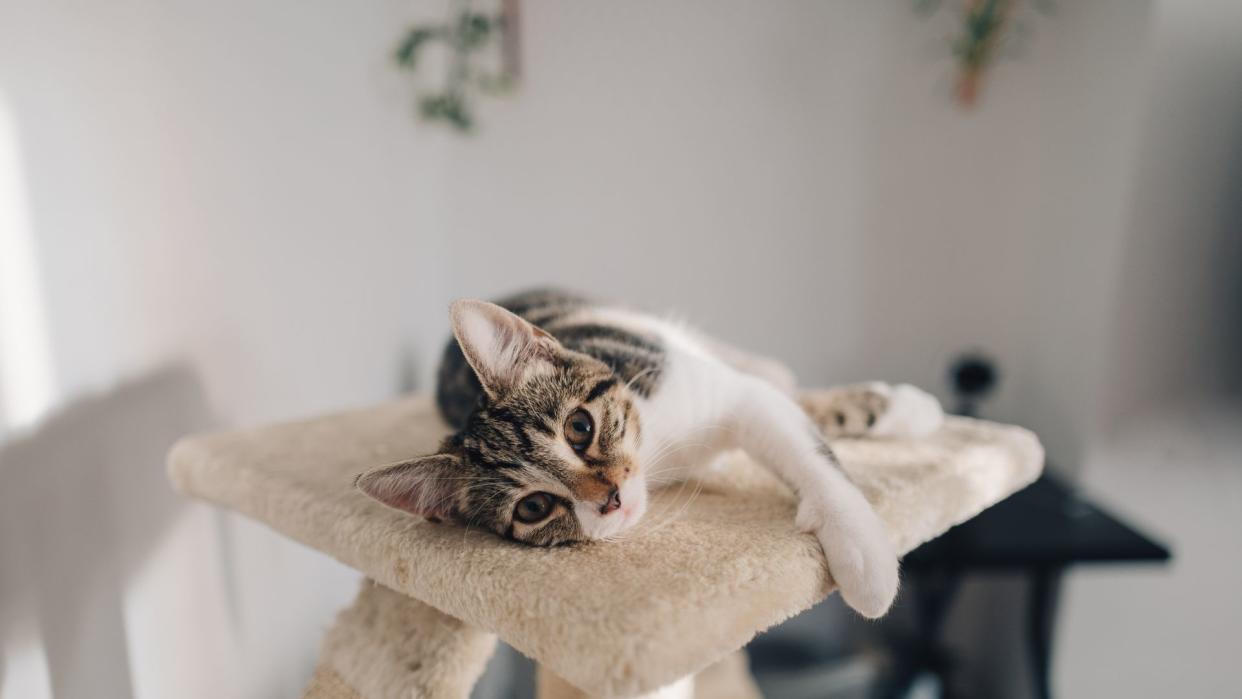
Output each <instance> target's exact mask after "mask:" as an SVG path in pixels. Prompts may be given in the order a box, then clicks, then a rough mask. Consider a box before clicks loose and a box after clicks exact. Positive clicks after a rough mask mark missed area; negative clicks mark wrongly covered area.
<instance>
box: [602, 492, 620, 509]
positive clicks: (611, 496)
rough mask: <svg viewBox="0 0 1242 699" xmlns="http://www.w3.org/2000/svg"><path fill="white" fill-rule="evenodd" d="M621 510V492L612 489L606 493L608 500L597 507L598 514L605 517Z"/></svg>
mask: <svg viewBox="0 0 1242 699" xmlns="http://www.w3.org/2000/svg"><path fill="white" fill-rule="evenodd" d="M619 509H621V491H620V490H617V489H616V488H613V489H612V490H609V491H608V500H606V501H605V502H604V504H603V505H600V506H599V513H600V514H601V515H606V514H608V513H609V512H616V511H617V510H619Z"/></svg>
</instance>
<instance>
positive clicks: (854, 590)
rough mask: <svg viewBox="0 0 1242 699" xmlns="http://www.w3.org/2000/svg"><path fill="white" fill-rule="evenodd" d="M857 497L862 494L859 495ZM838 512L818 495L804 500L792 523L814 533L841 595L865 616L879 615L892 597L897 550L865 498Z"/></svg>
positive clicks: (875, 616) (888, 604) (894, 585)
mask: <svg viewBox="0 0 1242 699" xmlns="http://www.w3.org/2000/svg"><path fill="white" fill-rule="evenodd" d="M858 497H859V499H861V498H862V496H861V495H859V496H858ZM862 507H864V508H865V511H863V510H862V509H859V508H858V506H857V505H855V506H852V507H850V508H848V509H847V510H846V511H842V509H841V508H840V504H839V503H838V506H837V507H830V506H829V505H828V504H827V503H826V502H823V501H822V500H820V499H817V498H814V497H812V498H804V499H803V500H802V503H801V504H800V505H799V506H798V518H797V524H798V526H799V527H800V528H801V529H802V530H803V531H808V532H811V533H813V534H815V536H816V538H818V539H819V543H820V545H821V546H822V547H823V548H824V555H825V557H826V558H827V559H828V570H829V572H830V573H831V574H832V579H833V580H835V581H836V583H837V587H838V588H839V589H840V591H841V597H842V598H843V599H844V600H845V603H846V604H848V605H849V606H850V607H851V608H853V609H854V610H855V611H856V612H858V613H859V614H862V615H863V616H865V617H867V618H868V619H876V618H878V617H881V616H884V614H885V612H887V611H888V609H889V607H891V606H892V604H893V600H894V599H895V598H896V597H897V586H898V582H899V580H898V564H897V552H896V551H895V550H894V549H893V546H892V544H891V543H890V542H889V540H888V536H887V531H886V530H885V527H884V523H883V522H882V521H881V520H880V518H879V516H877V515H876V514H875V511H874V510H872V509H871V507H870V506H869V505H866V503H865V501H863V503H862Z"/></svg>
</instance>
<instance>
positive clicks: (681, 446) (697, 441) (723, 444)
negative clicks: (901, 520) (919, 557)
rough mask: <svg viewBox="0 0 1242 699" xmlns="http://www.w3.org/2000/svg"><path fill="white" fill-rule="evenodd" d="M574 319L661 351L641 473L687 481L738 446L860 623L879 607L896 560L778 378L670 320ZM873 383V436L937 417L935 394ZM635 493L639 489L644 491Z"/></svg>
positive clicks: (626, 316) (930, 424) (893, 580)
mask: <svg viewBox="0 0 1242 699" xmlns="http://www.w3.org/2000/svg"><path fill="white" fill-rule="evenodd" d="M584 313H587V314H589V315H590V316H591V317H592V318H593V319H598V320H600V321H605V322H608V323H612V324H616V325H620V326H622V327H627V328H630V329H633V330H635V331H639V332H642V333H645V334H649V335H654V336H656V337H659V338H660V340H661V341H662V344H663V345H664V348H665V351H666V353H667V354H666V358H665V363H664V366H663V369H662V374H661V378H660V381H659V383H658V384H657V386H656V389H655V391H654V392H653V393H652V394H651V395H650V397H648V398H645V399H644V398H638V399H637V404H638V407H639V416H640V419H641V421H642V430H643V437H642V444H641V446H640V449H639V461H640V463H642V464H644V469H649V468H654V469H656V470H657V471H658V472H665V471H670V470H671V471H672V472H674V473H680V474H681V475H690V474H691V473H692V472H693V470H694V469H696V468H702V467H704V466H706V465H708V464H710V463H712V461H713V460H714V459H715V457H716V456H718V455H720V454H721V453H722V452H725V451H728V450H732V449H742V450H744V451H745V452H747V453H748V454H749V455H750V456H751V457H752V458H754V459H755V460H756V461H758V462H759V463H760V464H762V465H764V466H765V467H767V468H768V469H770V470H771V471H772V472H773V473H774V474H776V475H777V476H778V477H780V478H781V479H782V480H783V481H785V483H787V484H788V485H789V486H790V487H791V488H792V489H793V490H794V492H795V493H796V494H797V496H798V499H799V506H798V513H797V524H798V526H799V527H801V528H802V529H804V530H805V531H808V532H812V533H814V534H815V536H816V537H817V538H818V539H819V542H820V544H821V545H822V546H823V548H824V553H825V555H826V556H827V558H828V566H829V569H830V571H831V573H832V576H833V579H834V580H835V581H836V582H837V585H838V586H839V587H840V590H841V596H842V597H843V598H844V599H845V601H846V603H847V604H849V605H850V606H851V607H853V608H854V609H855V610H857V611H858V612H859V613H860V614H862V615H863V616H866V617H870V618H875V617H878V616H881V615H883V614H884V613H885V612H886V611H888V608H889V606H890V605H891V604H892V602H893V599H894V598H895V597H896V595H897V586H898V573H897V554H896V552H895V550H894V549H893V545H892V543H891V542H890V540H889V536H888V531H887V530H886V528H885V526H884V523H883V522H882V521H881V520H880V518H879V517H878V516H877V515H876V513H875V510H873V509H872V508H871V505H870V504H869V503H868V502H867V500H866V498H864V497H863V495H862V493H861V492H859V490H858V489H857V488H856V487H855V486H854V485H853V484H852V483H851V482H850V481H849V479H848V478H846V476H845V474H844V473H842V471H841V470H840V469H839V468H838V467H837V465H836V464H835V463H833V462H832V461H831V460H830V459H829V458H828V457H827V456H826V455H825V454H824V453H823V452H822V450H821V448H820V447H821V443H820V441H819V439H818V438H817V436H816V435H817V431H816V427H815V426H814V425H813V424H812V422H811V420H810V418H809V417H808V416H807V415H806V413H805V412H803V410H802V409H801V408H800V407H799V406H798V404H797V403H795V402H794V400H793V399H792V398H791V397H790V395H789V394H788V393H787V392H786V390H784V389H785V387H783V386H781V385H780V382H773V381H771V380H767V379H765V378H760V377H758V376H756V375H754V374H751V373H744V372H743V371H741V370H739V369H738V368H735V366H733V365H730V364H729V363H726V361H725V359H722V358H721V356H720V355H719V354H718V353H717V352H713V348H712V347H711V346H709V345H707V344H706V343H704V342H703V341H701V340H700V338H699V336H698V335H697V334H696V333H694V332H693V331H691V330H688V329H686V328H685V327H683V326H681V325H679V324H676V323H673V322H669V321H666V320H663V319H659V318H655V317H652V316H647V315H642V314H638V313H632V312H629V311H624V310H614V309H592V310H590V311H584ZM881 386H882V387H883V388H882V389H881V390H883V391H885V393H886V395H887V397H888V398H889V402H890V407H889V410H888V411H886V412H885V414H884V415H883V416H882V417H881V420H880V421H879V422H877V425H876V426H875V430H876V433H877V434H878V433H880V431H881V430H882V431H883V433H884V434H888V435H899V434H909V433H915V432H924V431H927V430H928V429H934V428H935V427H936V426H938V424H939V421H940V420H941V419H942V413H941V410H940V406H939V404H938V403H937V402H936V400H935V398H933V397H931V396H929V395H928V394H926V393H924V392H922V391H920V390H918V389H916V388H914V387H911V386H898V387H889V386H887V385H884V384H881ZM644 475H646V476H649V475H650V473H649V472H648V473H645V474H644ZM635 480H638V479H635V478H631V479H630V481H631V482H632V481H635ZM627 485H628V483H627ZM640 489H641V490H642V491H643V492H644V493H645V490H646V487H645V485H642V487H641V488H640ZM622 501H623V502H624V501H625V498H624V497H623V499H622ZM644 504H645V498H644ZM584 509H586V508H584ZM634 519H635V521H636V520H637V518H634ZM627 524H628V523H627ZM584 526H591V525H589V524H586V523H585V522H584ZM621 528H624V527H618V530H620V529H621Z"/></svg>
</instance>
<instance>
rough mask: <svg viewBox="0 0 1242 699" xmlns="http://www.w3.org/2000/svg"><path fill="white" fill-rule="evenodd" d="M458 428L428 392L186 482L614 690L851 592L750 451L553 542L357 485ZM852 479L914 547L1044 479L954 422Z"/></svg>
mask: <svg viewBox="0 0 1242 699" xmlns="http://www.w3.org/2000/svg"><path fill="white" fill-rule="evenodd" d="M446 430H447V428H446V427H445V426H444V425H443V423H442V422H441V421H440V420H439V418H438V416H437V415H436V412H435V408H434V407H433V406H432V404H431V402H430V401H429V400H426V399H425V398H410V399H404V400H399V401H394V402H391V403H386V404H383V405H379V406H376V407H372V408H367V409H363V410H357V411H353V412H348V413H342V414H338V415H333V416H328V417H321V418H316V419H311V420H306V421H301V422H295V423H288V424H282V425H275V426H268V427H260V428H254V429H248V430H239V431H234V432H227V433H220V434H213V435H205V436H198V437H191V438H187V439H184V440H182V441H181V442H179V443H178V444H177V445H176V446H174V448H173V450H172V452H171V454H170V455H169V473H170V477H171V479H172V481H173V483H174V485H175V486H176V487H177V488H178V490H180V491H181V492H183V493H186V494H189V495H194V496H197V497H201V498H204V499H206V500H209V501H212V502H214V503H217V504H219V505H222V506H225V507H229V508H232V509H235V510H237V511H239V512H242V513H244V514H247V515H249V516H251V517H254V518H255V519H258V520H259V521H262V522H265V523H267V524H268V525H270V526H271V527H273V528H274V529H276V530H277V531H280V532H282V533H284V534H286V535H288V536H290V537H291V538H293V539H296V540H297V541H300V542H302V543H304V544H306V545H308V546H311V547H313V548H316V549H318V550H320V551H323V552H325V553H328V554H329V555H332V556H333V557H335V558H337V559H338V560H340V561H342V562H344V563H345V564H347V565H350V566H352V567H354V568H356V569H357V570H360V571H362V572H363V573H365V574H366V575H367V576H368V577H370V578H373V579H374V580H377V581H379V582H381V583H383V584H384V585H386V586H388V587H389V588H392V589H394V590H397V591H399V592H402V593H404V594H406V595H409V596H411V597H414V598H415V599H418V600H422V601H424V602H426V603H428V604H430V605H431V606H433V607H435V608H436V609H438V610H440V611H441V612H443V613H445V614H447V615H449V616H451V617H453V618H455V619H460V620H462V621H464V622H466V623H467V624H469V625H471V626H473V627H476V628H478V629H482V630H485V631H488V632H492V633H496V634H498V635H499V636H500V637H501V638H503V639H504V640H505V641H506V642H508V643H509V644H510V645H512V646H513V647H515V648H517V649H518V650H520V651H522V652H523V653H525V654H526V655H528V656H530V657H532V658H534V659H535V660H537V661H538V662H540V663H542V664H543V665H544V666H546V668H547V669H548V670H549V671H551V672H552V673H554V674H555V675H557V676H559V677H561V678H564V679H565V680H567V681H568V682H570V683H572V684H573V685H575V686H577V687H581V688H586V689H589V690H590V691H591V692H592V693H593V694H596V695H600V696H628V695H633V694H637V693H641V692H646V691H650V690H653V689H656V688H658V687H662V686H664V685H667V684H669V683H670V682H672V681H674V680H677V679H678V678H681V677H684V676H686V675H689V674H693V673H696V672H698V671H700V670H702V669H703V668H705V667H707V666H708V665H710V664H712V663H714V662H715V661H717V660H719V659H720V658H722V657H724V656H725V655H726V654H728V653H731V652H732V651H735V650H737V649H738V648H741V647H742V646H743V645H745V644H746V642H747V641H749V640H750V639H751V638H752V637H753V636H754V635H755V634H756V633H757V632H759V631H762V630H764V629H766V628H768V627H770V626H772V625H774V624H776V623H778V622H780V621H783V620H784V619H786V618H788V617H790V616H792V615H794V614H797V613H798V612H801V611H803V610H805V609H807V608H809V607H810V606H812V605H814V604H815V603H817V602H819V601H820V600H822V599H824V597H825V596H827V595H828V594H829V593H830V592H831V591H832V589H833V584H832V578H831V576H830V575H829V573H828V569H827V564H826V563H825V561H824V556H823V552H822V550H821V549H820V546H819V543H818V542H817V541H816V540H815V538H814V537H813V536H812V535H810V534H805V533H802V532H799V531H798V530H797V529H796V527H795V526H794V512H795V509H796V506H795V502H794V500H793V498H792V495H791V494H790V492H789V491H788V489H786V488H785V487H784V486H783V485H782V484H780V483H779V482H777V481H776V480H775V479H774V478H773V477H772V476H771V475H769V474H768V473H767V472H766V471H764V470H763V469H761V468H759V467H758V466H756V465H754V464H753V463H751V462H750V461H749V460H748V459H746V458H745V457H744V456H742V455H736V456H734V457H732V458H729V459H726V460H724V461H723V462H722V463H721V465H720V467H719V468H717V469H715V470H714V471H713V472H712V473H710V474H709V475H708V476H706V477H705V478H704V479H703V480H701V481H696V482H693V483H687V484H684V485H679V486H674V487H671V488H668V489H666V490H663V491H658V492H656V493H653V497H652V501H651V508H650V510H649V512H648V514H647V516H646V517H645V518H644V520H643V522H642V523H640V525H639V526H638V527H636V528H635V530H634V531H633V533H632V535H630V536H628V537H627V538H626V539H625V540H622V541H616V542H609V543H598V544H585V545H578V546H570V547H562V548H553V549H539V548H532V547H529V546H524V545H521V544H517V543H513V542H509V541H505V540H503V539H501V538H500V537H498V536H496V535H494V534H492V533H490V532H482V531H476V530H466V529H462V528H459V527H454V526H451V525H447V524H433V523H431V522H426V521H423V520H421V519H419V518H417V517H413V516H410V515H408V514H405V513H403V512H399V511H396V510H392V509H389V508H387V507H385V506H383V505H381V504H380V503H378V502H376V501H374V500H372V499H370V498H368V497H367V496H366V495H364V494H362V493H361V492H359V491H357V490H356V489H355V488H354V487H353V481H354V478H355V476H357V475H358V474H359V473H362V472H363V471H367V470H370V469H371V468H374V467H376V466H379V465H382V464H385V463H390V462H394V461H397V460H400V459H404V458H408V457H410V456H413V455H418V454H426V453H431V452H432V451H434V450H435V449H436V447H437V446H438V442H439V440H440V438H441V437H442V436H444V434H445V432H446ZM833 448H834V450H835V451H836V452H837V455H838V457H839V458H840V461H841V463H842V465H843V467H844V468H845V470H846V471H847V472H848V473H849V474H850V477H851V478H852V479H853V480H854V482H855V483H857V484H858V486H859V487H860V488H861V489H862V491H863V493H864V494H865V495H866V496H867V498H868V499H869V500H870V501H871V502H872V504H873V505H874V506H875V507H876V509H877V511H878V512H879V514H880V516H881V517H882V518H883V519H884V520H885V522H887V524H888V525H889V527H890V535H891V536H892V539H893V542H894V544H895V546H896V548H897V550H898V551H901V552H906V551H909V550H910V549H912V548H914V547H915V546H917V545H918V544H920V543H922V542H924V541H926V540H928V539H930V538H932V537H935V536H937V535H939V534H941V533H943V532H944V531H945V530H946V529H948V528H949V527H951V526H953V525H954V524H957V523H959V522H962V521H964V520H966V519H968V518H970V517H972V516H974V515H975V514H977V513H978V512H979V511H981V510H982V509H984V508H985V507H988V506H989V505H992V504H994V503H996V502H997V501H999V500H1001V499H1003V498H1004V497H1006V496H1007V495H1009V494H1011V493H1013V492H1014V491H1016V490H1018V489H1019V488H1021V487H1023V486H1025V485H1026V484H1028V483H1029V482H1031V481H1032V480H1034V479H1035V478H1036V477H1037V476H1038V475H1039V472H1040V470H1041V467H1042V464H1043V449H1042V447H1041V446H1040V444H1039V441H1038V439H1037V438H1036V437H1035V435H1033V434H1032V433H1031V432H1029V431H1027V430H1024V429H1022V428H1018V427H1012V426H1007V425H999V424H996V423H989V422H984V421H979V420H970V419H966V418H949V419H948V420H947V421H946V423H945V426H944V427H943V428H942V429H941V430H940V431H939V432H937V433H935V434H933V435H932V436H930V437H928V438H925V439H921V440H918V441H901V440H878V439H871V440H836V441H834V442H833Z"/></svg>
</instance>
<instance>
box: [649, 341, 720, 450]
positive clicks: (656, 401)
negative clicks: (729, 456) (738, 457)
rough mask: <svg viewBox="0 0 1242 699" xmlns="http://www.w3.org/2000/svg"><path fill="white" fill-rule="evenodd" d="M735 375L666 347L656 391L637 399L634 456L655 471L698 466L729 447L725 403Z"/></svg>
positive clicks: (698, 358)
mask: <svg viewBox="0 0 1242 699" xmlns="http://www.w3.org/2000/svg"><path fill="white" fill-rule="evenodd" d="M737 384H738V377H737V374H736V373H735V372H734V371H732V370H731V369H729V368H728V367H727V366H724V365H723V364H721V363H719V362H717V361H714V360H711V359H706V358H703V357H700V356H695V355H692V354H689V353H686V352H683V351H680V350H679V349H678V348H677V347H670V348H668V353H667V356H666V359H665V365H664V368H663V375H662V376H661V380H660V383H659V385H658V387H657V389H656V391H655V392H654V393H653V394H652V395H651V396H650V398H647V399H640V402H639V410H640V413H639V414H640V418H641V419H642V430H643V431H642V435H643V437H642V444H641V445H640V448H639V456H640V458H641V459H642V461H643V463H644V464H647V465H649V466H650V467H652V468H654V469H655V471H656V472H661V471H666V470H669V469H673V470H676V471H685V470H686V469H689V468H693V467H698V466H702V465H703V464H705V463H707V462H709V461H710V460H711V457H712V456H713V455H715V454H717V453H719V452H720V451H721V450H724V449H728V448H730V447H732V446H733V445H734V439H733V434H732V430H731V426H730V424H729V417H730V415H729V414H728V410H729V407H728V406H731V405H733V404H734V403H735V401H734V400H733V398H732V397H733V395H734V393H735V392H736V391H737V390H738V385H737Z"/></svg>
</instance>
